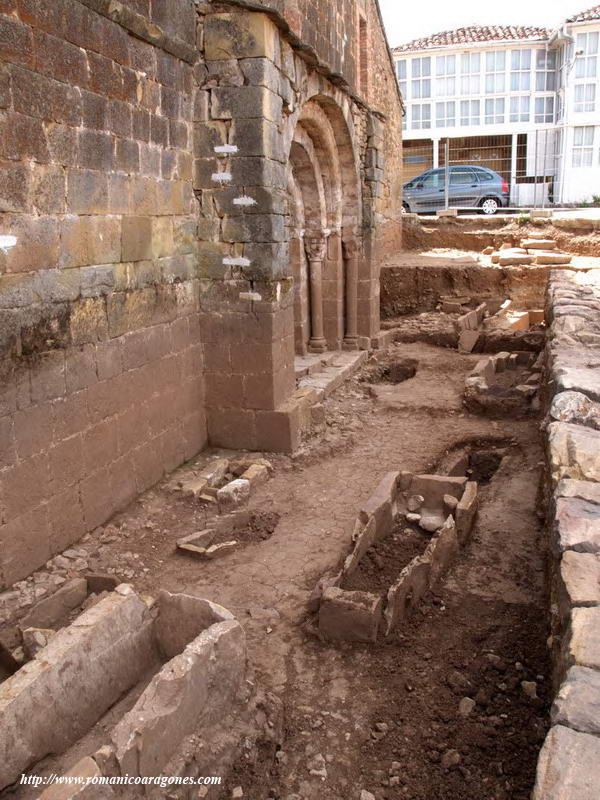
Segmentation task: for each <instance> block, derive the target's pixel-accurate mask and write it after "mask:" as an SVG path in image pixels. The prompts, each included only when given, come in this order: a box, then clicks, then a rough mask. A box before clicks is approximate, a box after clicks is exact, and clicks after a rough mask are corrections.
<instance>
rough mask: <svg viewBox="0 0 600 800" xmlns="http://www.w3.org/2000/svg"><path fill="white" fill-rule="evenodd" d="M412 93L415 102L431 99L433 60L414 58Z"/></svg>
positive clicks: (412, 65)
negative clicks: (426, 98)
mask: <svg viewBox="0 0 600 800" xmlns="http://www.w3.org/2000/svg"><path fill="white" fill-rule="evenodd" d="M411 77H412V81H411V92H412V98H413V99H414V100H419V99H420V98H421V97H431V58H430V57H429V56H427V58H413V60H412V64H411Z"/></svg>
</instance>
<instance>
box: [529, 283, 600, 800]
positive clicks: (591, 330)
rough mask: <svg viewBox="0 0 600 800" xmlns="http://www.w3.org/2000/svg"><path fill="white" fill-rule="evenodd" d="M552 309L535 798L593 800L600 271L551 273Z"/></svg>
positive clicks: (599, 686)
mask: <svg viewBox="0 0 600 800" xmlns="http://www.w3.org/2000/svg"><path fill="white" fill-rule="evenodd" d="M546 313H547V319H548V320H549V323H550V330H549V340H548V345H547V349H546V377H547V384H548V387H549V388H548V397H547V398H546V400H547V410H548V414H547V418H546V448H547V470H548V484H547V491H548V495H549V498H550V499H549V507H550V515H549V536H550V548H549V550H550V574H551V593H552V617H551V621H552V643H553V654H554V665H555V683H556V688H557V695H556V698H555V701H554V704H553V706H552V711H551V718H552V728H551V730H550V733H549V734H548V736H547V738H546V741H545V744H544V746H543V748H542V752H541V754H540V759H539V763H538V774H537V783H536V787H535V790H534V794H533V798H534V800H554V799H556V800H558V798H566V797H568V798H569V800H593V798H596V797H597V796H598V785H599V782H600V768H599V766H598V764H599V759H600V738H598V737H599V734H600V727H599V722H598V720H599V718H600V717H599V715H600V635H599V631H600V432H598V427H599V426H598V402H599V401H600V272H599V271H598V270H592V271H590V272H588V273H577V272H572V271H560V272H559V271H555V272H553V273H552V274H551V276H550V281H549V285H548V299H547V311H546Z"/></svg>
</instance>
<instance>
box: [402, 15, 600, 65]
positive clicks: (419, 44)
mask: <svg viewBox="0 0 600 800" xmlns="http://www.w3.org/2000/svg"><path fill="white" fill-rule="evenodd" d="M598 9H600V6H598V7H597V10H598ZM586 13H587V12H586ZM549 35H550V31H549V30H548V29H547V28H532V27H528V26H527V27H526V26H523V25H471V26H470V27H468V28H456V29H455V30H453V31H442V32H441V33H434V34H433V36H425V37H424V38H423V39H413V41H412V42H408V43H407V44H402V45H400V47H394V48H393V50H392V52H393V53H405V52H409V51H411V50H427V49H429V48H431V47H445V46H448V45H461V44H471V43H473V42H505V41H514V40H516V39H545V38H547V37H548V36H549Z"/></svg>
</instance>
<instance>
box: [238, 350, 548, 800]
mask: <svg viewBox="0 0 600 800" xmlns="http://www.w3.org/2000/svg"><path fill="white" fill-rule="evenodd" d="M411 348H412V349H410V348H409V352H407V351H406V348H405V347H398V354H400V353H401V354H402V355H403V356H404V357H406V356H408V357H412V358H417V359H419V361H420V364H421V366H422V365H423V363H424V362H425V363H426V364H428V365H429V366H428V368H427V369H430V368H431V365H432V362H433V363H436V364H437V365H438V367H439V366H441V364H442V361H443V360H446V361H448V360H450V362H451V368H452V370H453V372H454V374H455V377H454V378H453V379H452V381H454V380H455V381H456V383H453V386H454V388H455V391H457V392H458V391H459V387H460V380H461V378H462V379H463V380H464V377H465V375H466V374H468V372H469V369H470V365H472V364H473V363H474V358H475V357H473V356H470V357H460V356H458V354H455V353H449V352H448V351H443V350H440V349H437V348H432V347H430V346H427V345H412V346H411ZM391 356H392V357H393V351H392V354H391ZM459 365H460V367H459ZM447 368H448V367H446V368H443V369H440V373H439V378H440V379H443V377H445V376H444V373H445V370H446V369H447ZM427 369H426V370H424V371H423V370H421V369H419V371H418V372H417V373H416V375H415V376H414V377H412V378H411V379H410V380H409V381H407V383H406V384H401V385H400V386H399V387H398V390H399V391H400V390H401V386H403V385H404V386H406V387H408V386H409V384H411V383H412V384H414V385H413V389H412V394H413V397H414V407H413V408H412V409H411V413H410V415H409V413H408V410H407V408H406V406H400V407H398V406H395V407H394V406H390V405H389V404H385V405H384V404H381V403H376V405H375V410H374V413H375V414H377V415H378V417H379V421H380V425H381V427H385V430H386V431H387V433H388V436H392V438H394V439H395V441H396V442H397V443H398V439H397V438H396V436H397V433H396V434H393V433H392V431H395V430H396V429H398V428H402V427H403V428H405V429H406V428H407V427H409V428H410V431H411V433H410V437H409V438H410V440H411V442H412V445H413V447H416V446H417V442H418V443H419V444H418V447H419V450H418V457H417V459H416V461H417V463H418V465H419V468H420V470H421V471H422V472H427V473H437V474H441V475H461V476H462V475H465V476H466V477H467V478H468V479H469V480H476V481H477V482H478V486H479V514H478V517H477V522H476V525H475V528H474V530H473V534H472V537H471V540H470V541H469V543H468V544H467V546H466V547H465V548H464V549H462V550H461V551H460V553H459V555H458V556H457V558H456V559H455V560H454V562H453V564H452V565H451V567H450V569H449V571H448V572H447V574H446V575H445V576H444V577H443V578H442V580H441V581H440V583H439V584H438V585H437V586H436V588H435V589H434V591H432V592H430V593H428V594H427V595H426V597H425V599H424V600H423V602H422V604H421V606H420V608H419V609H418V610H417V611H415V612H413V613H412V614H411V615H410V616H409V617H408V618H407V619H406V620H405V621H404V622H403V623H402V624H401V625H399V626H398V628H397V629H396V630H395V631H394V632H393V633H392V634H391V635H390V636H388V637H385V636H382V635H379V636H378V639H377V642H376V643H375V644H357V643H351V642H335V643H334V642H329V641H327V640H322V639H319V637H318V636H315V633H314V631H315V628H314V617H310V616H309V617H307V622H306V625H305V627H304V629H303V632H302V633H300V632H299V631H295V632H293V633H291V639H290V640H288V643H287V644H286V647H285V652H286V661H285V678H284V681H285V692H284V697H285V704H284V718H285V726H284V736H283V739H282V741H281V744H280V749H279V752H278V753H277V754H276V757H275V759H273V758H272V755H269V757H268V758H267V757H265V759H264V761H263V762H262V763H259V764H254V765H252V766H246V767H240V768H239V769H238V772H237V774H236V776H235V778H234V781H237V783H238V784H239V785H242V786H243V787H244V791H245V792H247V793H248V795H249V796H251V797H253V798H254V797H256V798H265V799H266V798H281V799H282V800H284V799H285V800H299V799H304V798H315V800H316V798H319V800H320V799H321V798H331V799H332V800H333V799H334V798H341V797H350V798H353V797H356V798H359V797H360V793H361V791H366V792H370V793H371V794H372V795H373V796H374V797H375V798H377V799H378V800H384V799H385V800H388V798H389V799H390V800H391V798H402V799H403V800H432V798H436V800H438V799H439V800H444V799H446V798H447V799H448V800H450V798H452V799H453V800H454V798H461V799H464V800H481V799H482V798H483V797H485V798H486V800H487V798H490V799H492V798H493V799H494V800H501V799H502V800H509V798H510V800H520V799H521V798H522V800H525V799H526V798H529V796H530V794H531V790H532V787H533V783H534V779H535V768H536V762H537V757H538V753H539V748H540V746H541V744H542V742H543V739H544V736H545V733H546V731H547V727H548V703H549V700H550V665H549V659H548V652H547V648H546V640H547V637H548V633H549V630H548V624H547V619H546V613H545V589H544V564H543V552H544V543H543V533H542V523H541V521H540V519H538V516H537V514H536V501H537V491H538V486H539V480H540V470H541V466H540V464H541V459H542V452H541V448H540V443H539V440H538V431H537V424H538V423H537V420H536V419H535V418H529V419H526V420H515V421H512V422H510V423H509V422H507V421H494V420H489V419H485V418H482V417H481V416H476V415H471V414H467V415H465V413H464V412H461V413H460V414H459V413H457V414H455V415H453V414H452V412H450V414H449V415H448V418H447V425H446V430H443V429H442V428H440V427H439V423H438V421H437V418H436V415H434V416H433V417H431V415H429V414H428V413H423V411H422V410H421V411H420V410H419V408H418V405H419V397H420V396H421V394H420V391H421V387H420V386H419V383H418V382H419V376H421V380H422V381H423V382H425V384H427V382H428V378H427V374H426V372H427ZM423 372H424V373H425V374H423ZM364 374H365V375H369V373H368V369H367V368H365V372H364ZM361 377H364V376H359V377H358V379H357V381H356V384H357V385H359V386H360V383H361V380H360V379H361ZM367 379H368V380H371V376H369V377H368V378H367ZM402 391H405V390H404V389H402ZM346 392H347V394H348V396H349V397H350V396H352V392H353V389H352V387H347V389H346ZM349 397H348V399H349ZM348 399H346V400H345V401H344V400H343V399H342V398H338V400H337V408H334V407H333V404H332V407H331V408H330V409H328V411H329V413H331V415H332V416H334V415H335V414H336V413H339V411H340V409H341V408H344V407H347V405H348ZM465 423H466V424H465ZM432 427H433V428H434V429H435V432H432V430H431V428H432ZM372 430H373V429H370V431H371V432H372ZM450 431H451V432H452V434H451V436H450V438H448V434H449V432H450ZM461 431H462V432H464V433H462V434H461ZM473 433H475V435H473ZM400 438H404V439H405V440H406V437H400ZM382 439H383V437H382ZM382 439H381V440H380V447H381V452H382V457H383V459H384V464H382V467H387V468H389V469H402V468H403V467H404V466H406V462H405V459H406V461H409V462H412V463H411V464H410V466H413V465H414V462H415V455H414V451H413V453H412V454H409V451H407V450H406V449H405V448H404V447H401V448H399V449H398V451H393V452H391V451H390V449H389V448H387V447H386V446H385V445H383V441H382ZM440 444H442V445H443V447H442V448H441V449H440ZM350 458H351V460H352V462H353V464H354V466H355V467H357V466H358V464H360V463H361V462H360V460H359V458H358V457H357V456H356V455H353V456H351V457H350ZM309 471H310V470H309ZM363 480H364V481H365V482H367V483H369V485H370V488H371V490H373V489H374V488H375V482H374V481H371V480H370V479H369V472H368V470H365V471H364V473H363ZM357 509H358V506H357V503H356V502H354V510H355V511H356V510H357ZM406 528H407V524H406V521H405V520H398V522H397V524H396V526H395V527H394V528H393V529H392V530H391V532H390V534H389V535H388V536H387V537H386V538H385V539H384V540H383V541H381V542H378V543H377V544H376V545H375V546H374V547H372V548H371V549H370V550H368V552H367V554H366V556H365V557H364V559H363V560H362V562H361V564H360V567H359V569H358V570H357V571H356V572H355V573H354V574H353V576H352V578H351V579H349V580H348V581H347V583H346V584H345V585H344V588H346V589H349V590H360V591H365V590H366V591H371V592H375V593H381V594H382V595H383V594H384V592H385V590H386V588H387V587H388V586H389V585H390V582H391V581H393V580H394V579H395V578H396V577H397V575H398V573H399V572H400V570H401V569H402V567H403V566H404V565H406V564H407V563H408V562H409V561H410V560H411V559H412V558H414V556H415V555H418V554H419V553H420V552H422V550H423V547H424V546H426V545H427V542H428V541H429V540H430V538H431V534H427V533H426V532H424V531H423V530H421V529H420V528H419V526H418V525H416V524H412V525H410V524H409V528H411V529H412V530H411V532H410V533H409V532H408V531H407V530H406ZM347 547H348V545H347V544H346V549H342V550H341V552H340V553H339V555H338V559H339V557H340V556H341V557H343V556H345V555H346V553H347V552H348V550H347ZM340 563H341V562H340V561H339V560H338V564H337V565H334V567H333V570H332V571H335V568H336V566H339V564H340ZM225 796H226V795H225V794H224V795H223V797H225Z"/></svg>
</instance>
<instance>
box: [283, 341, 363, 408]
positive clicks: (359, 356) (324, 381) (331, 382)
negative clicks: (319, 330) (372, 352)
mask: <svg viewBox="0 0 600 800" xmlns="http://www.w3.org/2000/svg"><path fill="white" fill-rule="evenodd" d="M331 355H332V356H333V358H332V359H331V361H330V362H329V364H328V365H326V366H324V367H323V368H322V369H321V370H320V371H319V372H316V373H313V374H312V375H307V376H305V377H303V378H301V379H300V382H299V384H298V388H299V389H314V390H315V392H316V393H317V398H318V401H321V400H323V398H324V397H327V396H328V395H329V394H331V392H333V391H335V390H336V389H337V388H338V387H339V386H341V385H342V383H344V381H346V380H347V379H348V378H349V377H350V376H351V375H353V374H354V373H355V372H357V371H358V370H359V369H360V367H361V366H362V365H363V364H364V363H365V362H366V361H367V359H368V357H369V353H368V352H367V351H366V350H358V351H351V352H343V351H341V352H337V353H332V354H331Z"/></svg>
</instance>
